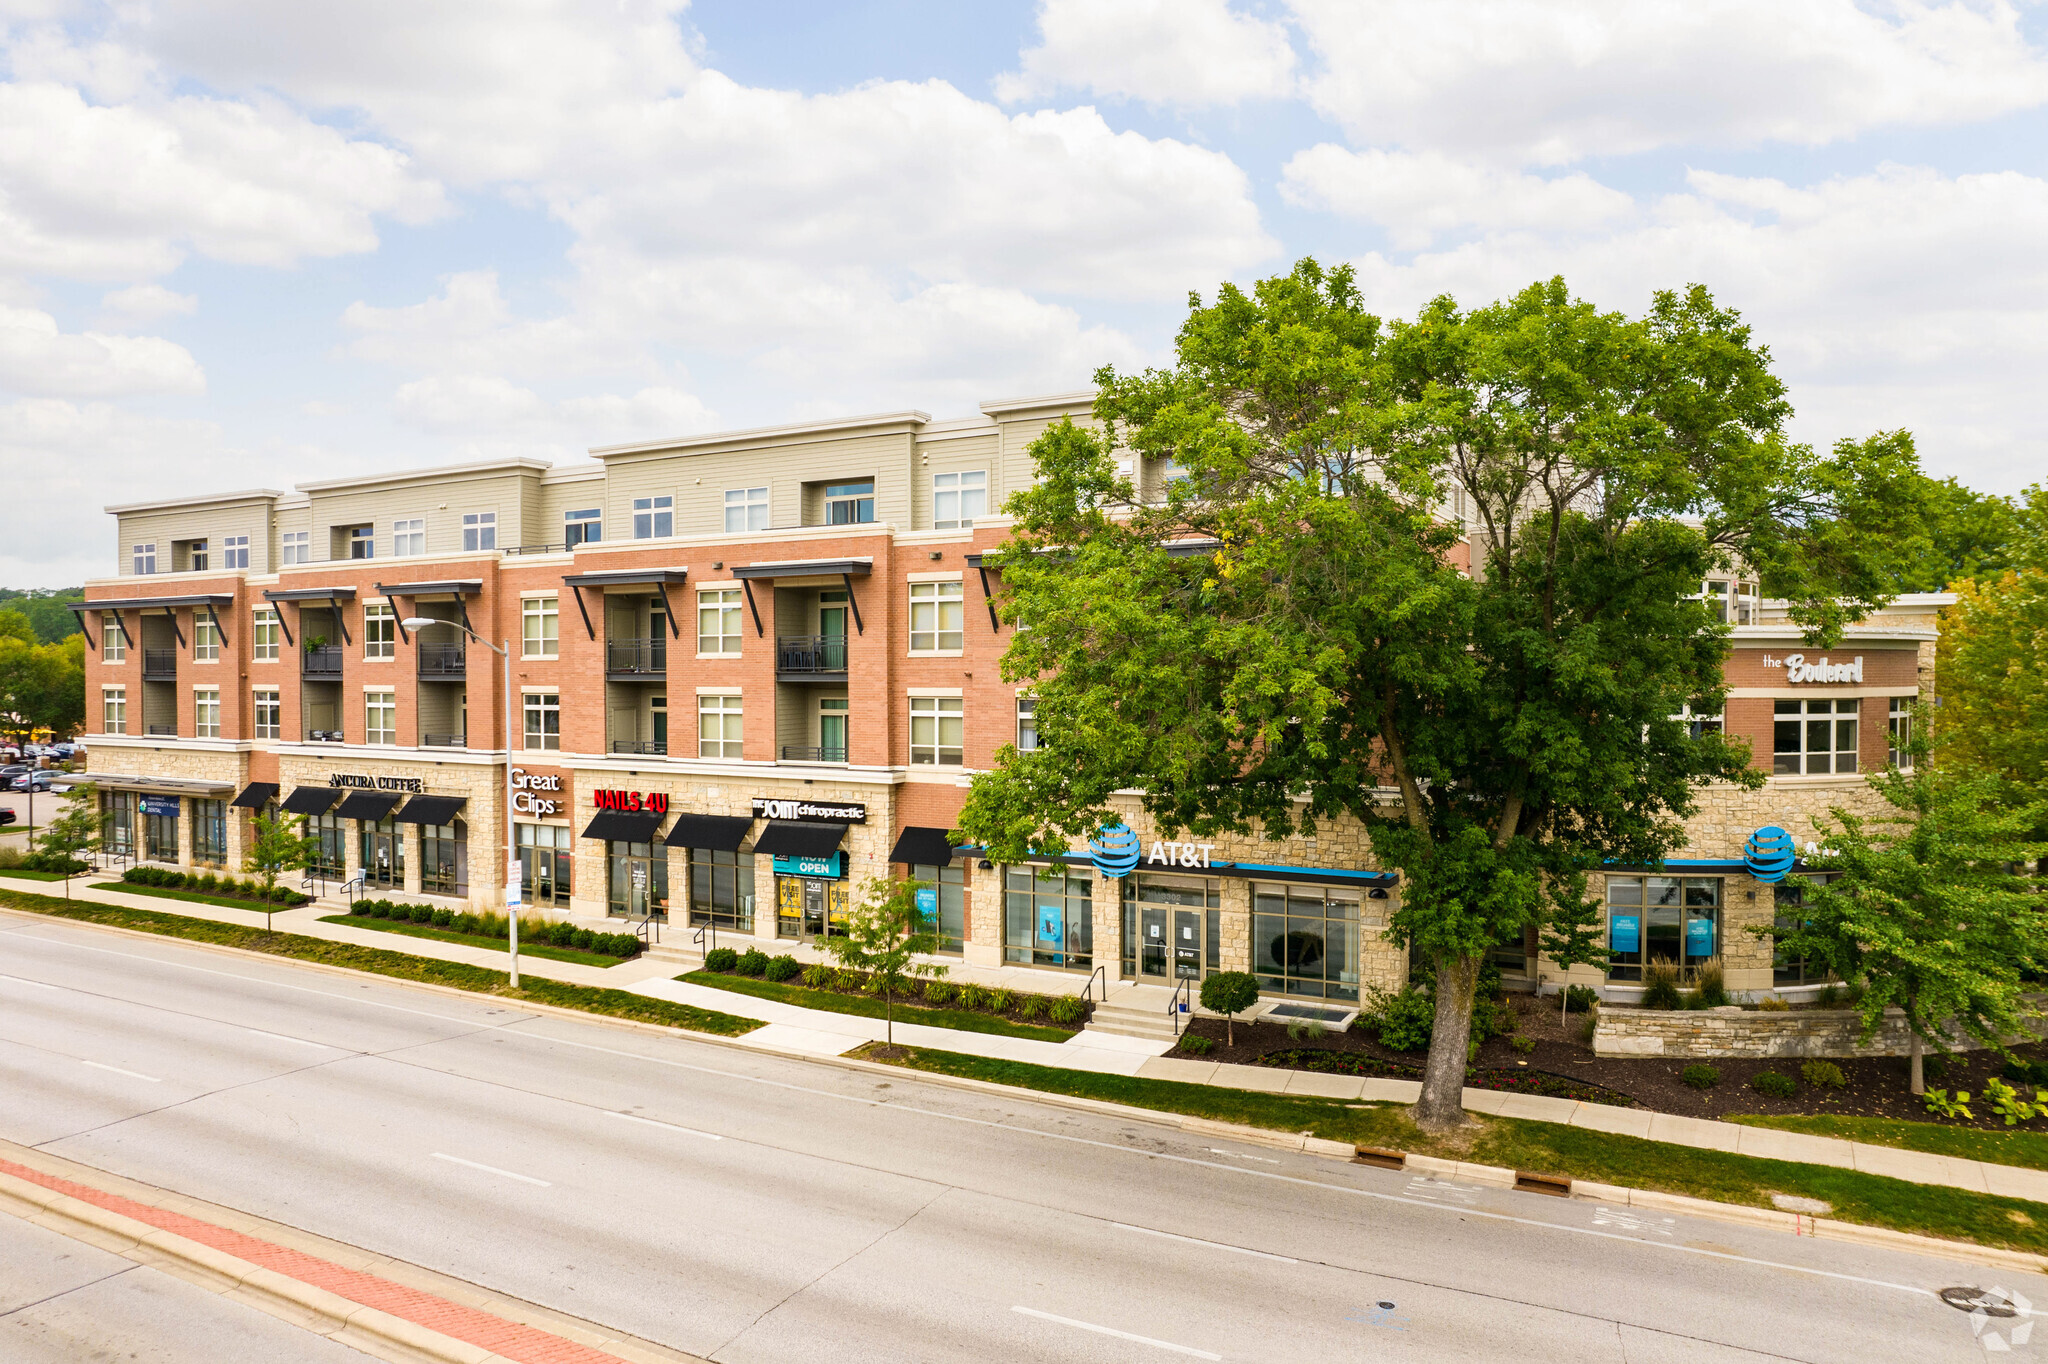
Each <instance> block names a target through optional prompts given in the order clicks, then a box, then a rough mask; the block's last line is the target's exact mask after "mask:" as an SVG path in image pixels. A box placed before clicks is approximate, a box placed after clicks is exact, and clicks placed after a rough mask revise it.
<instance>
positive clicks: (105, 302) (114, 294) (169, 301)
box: [100, 284, 199, 326]
mask: <svg viewBox="0 0 2048 1364" xmlns="http://www.w3.org/2000/svg"><path fill="white" fill-rule="evenodd" d="M198 309H199V299H198V298H197V297H196V296H194V295H192V294H179V293H173V292H172V291H171V290H169V289H166V288H164V287H163V285H161V284H131V285H129V286H128V287H127V288H126V289H115V290H112V291H111V292H109V293H107V294H105V295H103V296H102V297H101V298H100V311H101V312H102V313H103V314H104V315H105V316H106V318H107V320H108V321H110V322H113V323H116V324H126V325H128V326H147V325H148V324H150V323H152V322H161V321H163V320H164V319H165V318H167V317H189V316H191V315H192V314H193V313H194V312H197V311H198Z"/></svg>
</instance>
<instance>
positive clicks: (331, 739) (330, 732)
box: [306, 729, 341, 744]
mask: <svg viewBox="0 0 2048 1364" xmlns="http://www.w3.org/2000/svg"><path fill="white" fill-rule="evenodd" d="M306 738H308V739H309V740H311V741H312V742H314V743H316V744H338V743H340V742H341V731H340V730H338V729H309V730H307V731H306Z"/></svg>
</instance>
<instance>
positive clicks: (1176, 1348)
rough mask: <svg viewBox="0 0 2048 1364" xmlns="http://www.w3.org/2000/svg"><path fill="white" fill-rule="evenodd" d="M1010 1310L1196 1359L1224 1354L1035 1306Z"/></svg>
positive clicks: (1218, 1356) (1217, 1357)
mask: <svg viewBox="0 0 2048 1364" xmlns="http://www.w3.org/2000/svg"><path fill="white" fill-rule="evenodd" d="M1010 1310H1011V1311H1012V1312H1021V1313H1022V1314H1023V1315H1025V1316H1027V1317H1037V1318H1038V1319H1039V1320H1040V1321H1056V1322H1058V1323H1059V1324H1060V1325H1062V1326H1072V1327H1074V1328H1075V1329H1077V1330H1082V1331H1093V1332H1094V1333H1095V1334H1096V1335H1098V1336H1115V1337H1116V1338H1117V1339H1118V1340H1134V1341H1136V1342H1137V1343H1138V1344H1140V1345H1150V1346H1152V1347H1153V1348H1154V1349H1159V1350H1171V1351H1173V1352H1174V1353H1175V1354H1177V1355H1193V1356H1194V1357H1195V1358H1196V1359H1221V1358H1223V1356H1222V1355H1214V1354H1210V1353H1209V1352H1208V1351H1207V1350H1197V1349H1196V1348H1195V1347H1194V1346H1192V1345H1176V1344H1174V1343H1173V1342H1172V1341H1170V1340H1154V1339H1152V1337H1150V1336H1134V1335H1132V1334H1131V1333H1130V1332H1129V1331H1119V1330H1117V1329H1116V1328H1115V1327H1112V1326H1097V1325H1096V1324H1095V1323H1094V1322H1092V1321H1075V1320H1074V1319H1073V1318H1072V1317H1056V1316H1054V1315H1053V1314H1052V1313H1050V1312H1041V1311H1039V1310H1038V1309H1037V1308H1035V1307H1012V1308H1011V1309H1010Z"/></svg>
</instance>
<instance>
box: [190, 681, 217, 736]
mask: <svg viewBox="0 0 2048 1364" xmlns="http://www.w3.org/2000/svg"><path fill="white" fill-rule="evenodd" d="M192 734H193V737H194V738H199V739H218V738H219V737H220V688H219V687H194V688H193V689H192Z"/></svg>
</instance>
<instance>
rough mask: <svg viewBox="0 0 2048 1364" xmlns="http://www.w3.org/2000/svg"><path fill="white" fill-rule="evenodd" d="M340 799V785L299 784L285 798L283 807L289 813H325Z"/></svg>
mask: <svg viewBox="0 0 2048 1364" xmlns="http://www.w3.org/2000/svg"><path fill="white" fill-rule="evenodd" d="M340 799H341V788H340V787H339V786H297V787H293V788H292V793H291V794H290V795H288V796H286V797H285V798H284V807H283V808H284V812H285V813H286V814H288V815H324V814H326V813H327V809H328V807H329V806H331V805H333V804H334V802H336V801H337V800H340Z"/></svg>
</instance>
